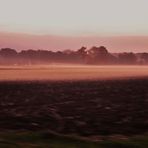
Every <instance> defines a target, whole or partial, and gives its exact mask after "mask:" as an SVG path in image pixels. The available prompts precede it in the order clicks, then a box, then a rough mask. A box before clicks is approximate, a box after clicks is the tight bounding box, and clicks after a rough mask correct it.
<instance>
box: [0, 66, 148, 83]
mask: <svg viewBox="0 0 148 148" xmlns="http://www.w3.org/2000/svg"><path fill="white" fill-rule="evenodd" d="M145 76H148V66H84V65H54V64H53V65H37V66H28V65H26V66H0V81H3V80H6V81H8V80H13V81H14V80H19V81H22V80H53V81H55V80H96V79H99V80H102V79H119V78H129V77H131V78H133V77H145Z"/></svg>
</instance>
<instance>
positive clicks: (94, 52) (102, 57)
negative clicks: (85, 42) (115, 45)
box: [87, 46, 116, 64]
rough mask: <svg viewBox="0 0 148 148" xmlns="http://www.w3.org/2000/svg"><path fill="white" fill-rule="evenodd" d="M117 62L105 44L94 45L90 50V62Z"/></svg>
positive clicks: (88, 60)
mask: <svg viewBox="0 0 148 148" xmlns="http://www.w3.org/2000/svg"><path fill="white" fill-rule="evenodd" d="M115 62H116V57H114V56H113V55H111V54H110V53H109V52H108V51H107V49H106V48H105V47H104V46H100V47H95V46H93V47H92V48H91V49H89V50H88V58H87V63H88V64H113V63H115Z"/></svg>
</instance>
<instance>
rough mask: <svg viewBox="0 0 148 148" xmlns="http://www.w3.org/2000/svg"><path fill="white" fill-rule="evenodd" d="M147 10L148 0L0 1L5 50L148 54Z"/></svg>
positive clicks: (0, 28)
mask: <svg viewBox="0 0 148 148" xmlns="http://www.w3.org/2000/svg"><path fill="white" fill-rule="evenodd" d="M147 6H148V1H147V0H0V47H11V48H16V49H18V50H21V49H28V48H33V49H39V48H40V49H49V50H63V49H69V48H71V49H78V48H80V47H81V46H88V47H90V46H94V45H96V46H100V45H104V46H106V47H107V48H108V49H109V50H110V51H113V52H118V51H129V50H130V51H148V8H147ZM10 32H11V33H10Z"/></svg>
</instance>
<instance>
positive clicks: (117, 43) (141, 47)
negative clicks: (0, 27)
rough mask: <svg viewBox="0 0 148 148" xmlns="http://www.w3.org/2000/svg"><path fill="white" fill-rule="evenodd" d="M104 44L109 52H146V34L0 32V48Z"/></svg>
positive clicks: (61, 48)
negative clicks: (98, 34) (80, 34)
mask: <svg viewBox="0 0 148 148" xmlns="http://www.w3.org/2000/svg"><path fill="white" fill-rule="evenodd" d="M101 45H104V46H106V47H107V48H108V50H109V51H111V52H120V51H134V52H143V51H147V52H148V36H110V37H105V36H102V37H101V36H100V37H99V36H74V37H70V36H58V35H31V34H23V33H6V32H5V33H4V32H1V33H0V48H3V47H11V48H15V49H17V50H25V49H46V50H54V51H56V50H64V49H72V50H76V49H78V48H80V47H81V46H87V47H88V48H90V47H91V46H101Z"/></svg>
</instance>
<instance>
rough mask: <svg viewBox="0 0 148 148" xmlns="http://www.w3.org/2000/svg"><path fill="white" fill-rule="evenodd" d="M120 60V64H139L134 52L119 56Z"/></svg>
mask: <svg viewBox="0 0 148 148" xmlns="http://www.w3.org/2000/svg"><path fill="white" fill-rule="evenodd" d="M118 60H119V63H120V64H136V63H137V58H136V55H135V54H134V53H132V52H130V53H127V52H124V53H120V54H119V55H118Z"/></svg>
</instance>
